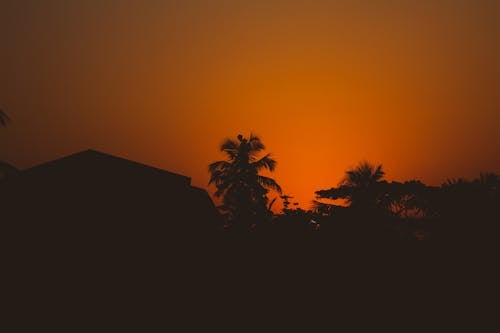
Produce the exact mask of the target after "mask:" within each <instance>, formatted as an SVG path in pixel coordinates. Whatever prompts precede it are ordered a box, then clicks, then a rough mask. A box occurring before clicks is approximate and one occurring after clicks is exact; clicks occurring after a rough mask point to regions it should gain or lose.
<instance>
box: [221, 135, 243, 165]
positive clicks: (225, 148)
mask: <svg viewBox="0 0 500 333" xmlns="http://www.w3.org/2000/svg"><path fill="white" fill-rule="evenodd" d="M239 147H240V144H239V143H238V142H236V141H234V140H233V139H226V140H224V142H222V144H221V145H220V150H221V151H222V152H224V153H226V154H227V155H228V156H229V158H230V159H231V160H234V159H235V158H236V157H237V156H238V149H239Z"/></svg>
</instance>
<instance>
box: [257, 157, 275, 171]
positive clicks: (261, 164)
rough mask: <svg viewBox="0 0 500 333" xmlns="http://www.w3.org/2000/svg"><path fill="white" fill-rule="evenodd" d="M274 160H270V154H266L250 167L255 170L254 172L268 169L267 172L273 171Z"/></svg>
mask: <svg viewBox="0 0 500 333" xmlns="http://www.w3.org/2000/svg"><path fill="white" fill-rule="evenodd" d="M276 164H277V162H276V160H274V159H273V158H271V154H267V155H266V156H264V157H262V158H261V159H259V160H258V161H255V162H253V163H252V167H253V168H255V170H257V171H259V170H262V169H268V170H269V171H274V169H275V168H276Z"/></svg>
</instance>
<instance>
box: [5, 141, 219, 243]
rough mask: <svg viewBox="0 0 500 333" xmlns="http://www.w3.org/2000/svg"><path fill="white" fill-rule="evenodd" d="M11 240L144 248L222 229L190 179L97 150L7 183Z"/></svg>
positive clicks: (203, 193)
mask: <svg viewBox="0 0 500 333" xmlns="http://www.w3.org/2000/svg"><path fill="white" fill-rule="evenodd" d="M0 202H1V206H2V212H1V219H2V220H3V223H2V225H3V228H6V229H7V230H4V231H6V232H7V235H10V236H12V237H11V240H13V242H17V243H18V244H25V245H26V246H28V247H30V248H32V249H33V248H34V247H37V246H38V247H40V248H43V249H46V248H47V246H49V245H54V246H55V245H57V247H64V248H65V249H68V248H73V249H74V248H80V249H87V250H92V249H97V248H99V249H100V250H102V248H103V247H113V248H121V249H124V248H129V247H131V246H132V247H135V248H140V247H144V246H151V245H153V244H160V243H162V242H165V241H170V242H172V241H175V242H184V241H189V240H195V239H197V240H200V239H205V238H207V237H210V235H211V234H213V233H214V232H216V231H217V230H218V229H219V228H222V221H221V216H220V215H219V213H218V211H217V209H216V208H215V206H214V204H213V202H212V200H211V199H210V197H209V196H208V194H207V192H206V191H205V190H203V189H200V188H196V187H193V186H191V180H190V178H188V177H185V176H182V175H178V174H175V173H172V172H168V171H165V170H161V169H158V168H154V167H151V166H147V165H144V164H141V163H137V162H134V161H131V160H127V159H124V158H120V157H116V156H112V155H109V154H105V153H102V152H98V151H95V150H86V151H82V152H79V153H76V154H73V155H69V156H66V157H63V158H59V159H56V160H53V161H50V162H47V163H43V164H40V165H37V166H35V167H32V168H30V169H26V170H22V171H20V172H19V173H18V174H17V175H16V176H14V177H10V178H8V179H6V180H4V181H2V184H1V185H0Z"/></svg>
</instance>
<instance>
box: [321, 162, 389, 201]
mask: <svg viewBox="0 0 500 333" xmlns="http://www.w3.org/2000/svg"><path fill="white" fill-rule="evenodd" d="M384 174H385V172H384V171H383V170H382V165H378V166H376V167H375V166H373V165H372V164H370V163H368V162H366V161H364V162H361V163H360V164H359V165H358V166H357V167H355V168H353V169H349V170H347V171H346V174H345V177H344V179H342V181H341V182H340V184H339V187H334V188H331V189H329V190H321V191H317V192H316V195H317V196H318V198H328V199H333V200H336V199H344V200H346V201H347V202H348V203H349V204H350V207H352V208H356V209H367V208H374V207H375V206H376V205H377V203H378V202H377V199H378V194H379V192H380V189H381V186H380V185H381V184H383V183H385V182H383V181H382V179H383V178H384Z"/></svg>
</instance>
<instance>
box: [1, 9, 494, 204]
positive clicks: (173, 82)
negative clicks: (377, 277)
mask: <svg viewBox="0 0 500 333" xmlns="http://www.w3.org/2000/svg"><path fill="white" fill-rule="evenodd" d="M166 3H167V1H160V0H156V1H153V0H149V1H145V0H142V1H124V0H121V1H112V0H99V1H97V0H96V1H92V0H85V1H84V0H81V1H78V0H74V1H64V0H60V1H54V0H47V1H36V0H31V1H29V0H25V1H20V0H12V1H11V0H7V1H5V0H3V1H2V2H1V4H0V6H1V7H0V48H1V49H0V51H1V52H0V77H1V81H0V107H1V108H3V109H5V110H6V111H7V112H8V113H9V115H10V116H11V118H12V119H13V121H12V122H11V123H10V124H9V126H8V127H7V128H3V129H0V158H1V159H2V160H5V161H8V162H10V163H12V164H14V165H16V166H18V167H20V168H25V167H29V166H31V165H34V164H37V163H40V162H43V161H47V160H50V159H53V158H56V157H59V156H62V155H65V154H69V153H72V152H75V151H78V150H82V149H86V148H94V149H99V150H102V151H104V152H109V153H112V154H116V155H120V156H123V157H127V158H131V159H134V160H138V161H141V162H143V163H147V164H151V165H154V166H158V167H161V168H165V169H168V170H171V171H174V172H178V173H182V174H185V175H188V176H190V177H192V179H193V183H194V184H195V185H198V186H202V187H206V183H207V182H208V173H207V170H206V169H207V165H208V164H209V163H210V162H212V161H215V160H218V159H221V158H223V156H222V155H221V154H220V153H219V151H218V145H219V144H220V143H221V141H222V140H223V139H224V138H225V137H229V136H232V137H235V136H236V135H237V134H238V133H242V134H245V135H248V134H249V133H250V132H251V131H252V132H254V133H256V134H258V135H259V136H261V138H262V140H263V141H264V143H265V144H266V145H267V147H268V151H269V152H272V153H274V156H275V158H276V159H277V160H278V163H279V164H278V168H277V171H276V172H275V174H274V177H275V179H276V180H277V181H278V182H279V183H280V184H281V185H282V187H283V188H284V190H285V192H286V193H287V194H290V195H294V196H295V197H296V199H297V200H298V201H300V203H301V205H302V207H304V208H307V207H308V206H309V202H310V201H311V200H312V199H313V197H314V191H315V190H318V189H324V188H329V187H331V186H334V185H336V184H337V183H338V182H339V181H340V179H341V178H342V176H343V172H344V171H345V170H346V169H347V168H348V167H350V166H353V165H355V164H357V163H358V162H359V161H360V160H362V159H367V160H369V161H372V162H374V163H382V164H383V165H384V167H385V170H386V172H387V178H388V179H390V180H406V179H411V178H417V179H421V180H422V181H424V182H426V183H429V184H440V183H441V182H443V181H444V180H445V179H446V178H451V177H459V176H463V177H469V178H470V177H474V176H476V175H478V174H479V172H480V171H493V172H500V139H499V137H500V136H499V135H498V134H497V132H498V130H499V129H500V62H499V60H498V59H500V20H498V17H500V2H498V1H477V0H475V1H472V0H471V1H459V0H457V1H451V0H450V1H410V0H408V1H356V0H349V1H313V0H308V1H284V0H282V1H271V0H266V1H257V0H253V1H237V0H233V1H211V0H198V1H189V0H182V1H168V4H166ZM210 191H212V190H210Z"/></svg>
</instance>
